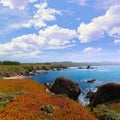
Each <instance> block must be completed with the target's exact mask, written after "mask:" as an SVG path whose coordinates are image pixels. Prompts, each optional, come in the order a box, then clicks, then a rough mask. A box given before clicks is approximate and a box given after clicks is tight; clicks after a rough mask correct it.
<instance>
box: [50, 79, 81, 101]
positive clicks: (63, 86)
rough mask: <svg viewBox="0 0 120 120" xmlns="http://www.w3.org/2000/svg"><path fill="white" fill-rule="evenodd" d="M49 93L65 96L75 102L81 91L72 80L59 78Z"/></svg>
mask: <svg viewBox="0 0 120 120" xmlns="http://www.w3.org/2000/svg"><path fill="white" fill-rule="evenodd" d="M50 91H51V92H54V93H55V94H65V95H67V96H68V97H69V98H71V99H73V100H77V99H78V96H79V95H80V92H81V89H80V87H79V86H78V84H76V83H74V82H73V81H72V80H70V79H67V78H64V77H59V78H57V79H56V80H55V82H54V84H53V85H52V87H51V89H50Z"/></svg>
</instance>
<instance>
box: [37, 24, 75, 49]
mask: <svg viewBox="0 0 120 120" xmlns="http://www.w3.org/2000/svg"><path fill="white" fill-rule="evenodd" d="M39 34H40V37H41V38H42V39H44V40H45V41H46V44H47V45H48V48H55V49H56V48H59V47H62V46H66V45H70V44H73V43H74V41H73V39H74V38H77V33H76V31H75V30H69V29H67V28H61V27H59V26H57V25H53V26H50V27H48V28H47V29H45V30H40V32H39Z"/></svg>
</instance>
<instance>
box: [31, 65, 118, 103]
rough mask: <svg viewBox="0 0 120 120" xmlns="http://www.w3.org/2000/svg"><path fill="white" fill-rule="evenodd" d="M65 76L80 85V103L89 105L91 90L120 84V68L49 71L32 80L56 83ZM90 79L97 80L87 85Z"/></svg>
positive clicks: (72, 68) (102, 67)
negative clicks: (87, 94) (104, 85)
mask: <svg viewBox="0 0 120 120" xmlns="http://www.w3.org/2000/svg"><path fill="white" fill-rule="evenodd" d="M60 76H64V77H66V78H70V79H72V80H73V81H74V82H76V83H78V84H79V86H80V87H81V89H82V93H81V95H80V96H79V102H80V103H82V104H83V105H87V104H88V102H89V100H88V99H86V93H87V92H88V91H89V90H92V91H95V90H96V89H97V88H96V87H97V86H100V85H102V84H105V83H108V82H114V83H120V66H95V67H94V69H78V68H77V67H71V68H68V69H64V70H61V71H48V72H44V73H39V74H37V75H35V76H32V77H31V79H33V80H35V81H37V82H39V83H42V84H44V83H45V82H50V83H54V81H55V79H56V78H57V77H60ZM89 79H96V81H95V82H94V83H87V80H89Z"/></svg>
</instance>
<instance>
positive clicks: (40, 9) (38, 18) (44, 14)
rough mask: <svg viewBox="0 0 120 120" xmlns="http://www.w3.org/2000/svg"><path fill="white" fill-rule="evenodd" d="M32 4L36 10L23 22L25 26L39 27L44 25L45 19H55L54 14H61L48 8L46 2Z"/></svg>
mask: <svg viewBox="0 0 120 120" xmlns="http://www.w3.org/2000/svg"><path fill="white" fill-rule="evenodd" d="M34 6H35V7H36V8H37V12H36V13H35V14H34V16H33V18H32V19H31V20H29V21H27V22H25V23H24V26H25V27H31V26H34V27H35V28H41V27H44V26H46V23H45V22H46V21H53V20H55V19H56V17H55V14H58V15H62V14H61V12H60V11H58V10H55V9H52V8H48V5H47V2H44V3H41V4H35V5H34Z"/></svg>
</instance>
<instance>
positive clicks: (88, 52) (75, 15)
mask: <svg viewBox="0 0 120 120" xmlns="http://www.w3.org/2000/svg"><path fill="white" fill-rule="evenodd" d="M119 11H120V0H114V1H113V0H0V61H3V60H17V61H20V62H52V61H74V62H94V61H95V62H96V61H98V62H99V61H120V14H119Z"/></svg>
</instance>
